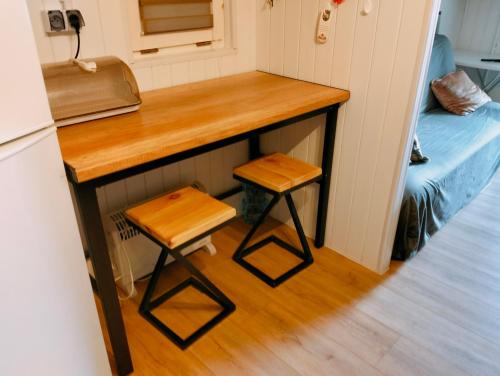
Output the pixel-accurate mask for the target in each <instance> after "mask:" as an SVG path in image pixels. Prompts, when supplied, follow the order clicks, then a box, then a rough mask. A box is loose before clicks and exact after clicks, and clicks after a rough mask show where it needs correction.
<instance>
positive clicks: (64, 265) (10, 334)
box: [0, 127, 111, 376]
mask: <svg viewBox="0 0 500 376" xmlns="http://www.w3.org/2000/svg"><path fill="white" fill-rule="evenodd" d="M0 179H1V182H2V183H1V184H0V208H1V214H0V255H1V261H0V297H1V301H2V308H1V309H0V323H1V324H0V328H1V334H0V354H1V356H0V373H1V374H2V375H82V376H83V375H85V376H87V375H110V374H111V371H110V366H109V362H108V358H107V354H106V350H105V347H104V341H103V337H102V333H101V328H100V326H99V321H98V316H97V311H96V306H95V302H94V298H93V295H92V290H91V286H90V281H89V276H88V273H87V269H86V265H85V259H84V254H83V250H82V245H81V241H80V236H79V233H78V229H77V223H76V219H75V213H74V210H73V207H72V204H71V198H70V194H69V189H68V183H67V181H66V177H65V172H64V167H63V164H62V160H61V156H60V151H59V146H58V142H57V137H56V133H55V128H54V127H51V128H48V129H45V130H42V131H39V132H37V133H34V134H32V135H30V136H26V137H23V138H21V139H19V140H17V141H14V142H10V143H8V144H4V145H0Z"/></svg>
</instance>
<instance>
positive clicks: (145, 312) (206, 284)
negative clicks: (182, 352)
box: [139, 248, 236, 349]
mask: <svg viewBox="0 0 500 376" xmlns="http://www.w3.org/2000/svg"><path fill="white" fill-rule="evenodd" d="M169 253H170V254H171V255H172V256H173V257H174V259H175V260H176V261H178V262H179V264H181V266H183V267H184V268H186V269H187V270H188V271H189V272H190V273H191V275H192V277H190V278H189V279H187V280H185V281H184V282H182V283H180V284H179V285H177V286H176V287H174V288H172V289H171V290H169V291H167V292H166V293H164V294H163V295H161V296H160V297H158V298H156V299H154V300H151V298H152V296H153V293H154V291H155V288H156V285H157V283H158V280H159V278H160V275H161V271H162V269H163V266H164V265H165V261H166V259H167V257H168V254H169ZM193 277H194V278H193ZM189 286H193V287H194V288H195V289H197V290H198V291H200V292H201V293H203V294H205V295H207V296H208V297H210V298H211V299H212V300H214V301H216V302H217V303H218V304H219V305H220V306H221V307H222V308H223V309H222V311H221V312H219V313H218V314H217V315H216V316H215V317H213V318H212V319H211V320H209V321H208V322H207V323H205V324H204V325H203V326H201V327H200V328H198V329H197V330H196V331H195V332H194V333H192V334H191V335H189V336H188V337H187V338H184V339H183V338H181V337H180V336H179V335H177V333H175V332H174V331H173V330H172V329H170V328H169V327H168V326H166V325H165V324H164V323H163V322H162V321H161V320H160V319H158V318H157V317H156V316H155V315H153V313H152V311H153V310H154V309H155V308H157V307H159V306H160V305H161V304H162V303H164V302H166V301H167V300H168V299H170V298H171V297H173V296H174V295H176V294H177V293H179V292H181V291H182V290H184V289H185V288H187V287H189ZM235 309H236V306H235V305H234V303H233V302H232V301H231V300H229V298H228V297H227V296H226V295H224V294H223V293H222V291H220V290H219V289H218V288H217V287H215V285H214V284H212V282H210V280H209V279H208V278H207V277H205V276H204V275H203V274H202V273H201V272H200V271H199V270H198V269H196V268H195V267H194V265H193V264H191V263H190V262H189V261H188V260H187V259H186V258H185V257H184V256H182V254H181V253H180V252H179V251H178V250H177V249H167V248H162V251H161V254H160V256H159V257H158V261H157V263H156V266H155V269H154V271H153V274H152V276H151V279H150V281H149V284H148V286H147V288H146V291H145V293H144V297H143V298H142V301H141V305H140V307H139V312H140V313H141V315H142V316H143V317H144V318H145V319H146V320H148V321H149V322H150V323H151V324H152V325H153V326H155V327H156V329H158V330H159V331H160V332H162V333H163V334H164V335H166V336H167V337H168V338H170V340H172V342H174V343H175V344H176V345H177V346H179V347H180V348H181V349H185V348H187V347H188V346H189V345H191V344H192V343H193V342H194V341H196V340H197V339H198V338H200V337H201V336H202V335H203V334H205V333H206V332H208V331H209V330H210V329H211V328H213V327H214V326H215V325H216V324H218V323H219V322H220V321H222V320H223V319H224V318H225V317H226V316H228V315H229V314H230V313H232V312H234V310H235Z"/></svg>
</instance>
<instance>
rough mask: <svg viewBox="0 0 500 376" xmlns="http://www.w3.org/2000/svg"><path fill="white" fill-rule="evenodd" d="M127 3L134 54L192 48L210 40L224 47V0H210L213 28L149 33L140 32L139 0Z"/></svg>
mask: <svg viewBox="0 0 500 376" xmlns="http://www.w3.org/2000/svg"><path fill="white" fill-rule="evenodd" d="M127 3H128V18H129V27H130V38H131V45H132V53H133V54H134V55H135V56H138V55H140V51H144V50H156V49H158V50H160V51H161V52H164V51H163V50H167V49H172V50H175V49H176V48H177V49H178V48H179V47H189V46H190V47H192V50H194V49H196V43H201V42H211V43H212V45H213V46H214V47H216V48H217V47H219V48H220V47H224V28H225V20H224V18H225V17H224V13H225V12H224V0H212V12H213V17H214V26H213V28H210V29H201V30H187V31H175V32H170V33H162V34H149V35H144V34H143V32H142V27H141V16H140V10H139V0H127ZM183 50H185V48H183Z"/></svg>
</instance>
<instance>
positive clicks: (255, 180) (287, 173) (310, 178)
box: [233, 153, 322, 287]
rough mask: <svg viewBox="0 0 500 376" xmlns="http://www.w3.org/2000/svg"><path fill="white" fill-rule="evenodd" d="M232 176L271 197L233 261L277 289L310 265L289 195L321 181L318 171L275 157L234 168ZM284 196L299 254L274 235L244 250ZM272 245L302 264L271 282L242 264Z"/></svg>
mask: <svg viewBox="0 0 500 376" xmlns="http://www.w3.org/2000/svg"><path fill="white" fill-rule="evenodd" d="M233 174H234V178H235V179H237V180H240V181H241V182H243V183H246V184H249V185H253V186H257V187H258V188H260V189H262V190H264V191H266V192H267V193H269V194H271V195H272V196H273V198H272V200H271V202H270V203H269V204H268V205H267V207H266V208H265V209H264V211H263V212H262V214H261V215H260V217H259V218H258V219H257V221H256V223H255V224H254V225H253V227H252V228H251V229H250V231H249V232H248V234H247V235H246V237H245V239H244V240H243V242H242V243H241V244H240V246H239V247H238V249H237V250H236V252H235V253H234V255H233V260H235V261H236V262H237V263H238V264H240V265H241V266H243V267H244V268H245V269H247V270H248V271H250V272H251V273H252V274H254V275H255V276H257V277H258V278H260V279H261V280H262V281H264V282H265V283H267V284H268V285H270V286H272V287H276V286H278V285H279V284H281V283H283V282H284V281H286V280H287V279H289V278H290V277H292V276H293V275H295V274H297V273H298V272H299V271H301V270H303V269H305V268H306V267H307V266H309V265H311V264H312V263H313V257H312V254H311V250H310V249H309V244H308V243H307V239H306V236H305V234H304V230H303V228H302V224H301V223H300V219H299V216H298V214H297V209H296V208H295V204H294V203H293V199H292V195H291V193H292V192H293V191H295V190H297V189H300V188H302V187H304V186H306V185H308V184H311V183H313V182H315V181H318V180H320V179H321V177H322V172H321V168H319V167H315V166H312V165H309V164H307V163H305V162H302V161H299V160H296V159H292V158H290V157H288V156H286V155H284V154H280V153H276V154H272V155H269V156H265V157H263V158H260V159H256V160H253V161H251V162H249V163H247V164H244V165H242V166H240V167H237V168H235V169H234V171H233ZM283 196H285V199H286V203H287V205H288V209H289V210H290V214H291V215H292V219H293V223H294V225H295V229H296V230H297V234H298V235H299V240H300V244H301V246H302V251H300V250H298V249H297V248H295V247H294V246H292V245H291V244H288V243H286V242H284V241H283V240H281V239H279V238H277V237H276V236H274V235H271V236H269V237H267V238H265V239H264V240H261V241H259V242H257V243H256V244H254V245H252V246H250V247H248V248H245V247H246V246H247V244H248V242H249V241H250V239H251V238H252V236H253V235H254V234H255V232H256V231H257V229H258V228H259V226H260V225H261V224H262V223H263V222H264V219H265V218H266V217H267V216H268V214H269V213H270V212H271V209H272V208H273V207H274V206H275V205H276V204H277V203H278V201H279V200H280V199H281V197H283ZM271 242H272V243H275V244H276V245H278V246H279V247H281V248H283V249H284V250H286V251H288V252H290V253H292V254H293V255H295V256H297V257H298V258H299V259H301V260H302V262H301V263H299V264H298V265H296V266H295V267H293V268H292V269H290V270H288V271H287V272H285V273H283V274H282V275H280V276H279V277H277V278H271V277H270V276H269V275H267V274H265V273H264V272H263V271H261V270H260V269H258V268H257V267H255V266H254V265H252V264H250V263H249V262H248V261H246V260H245V257H246V256H248V255H249V254H251V253H253V252H255V251H256V250H258V249H260V248H262V247H264V246H265V245H267V244H269V243H271Z"/></svg>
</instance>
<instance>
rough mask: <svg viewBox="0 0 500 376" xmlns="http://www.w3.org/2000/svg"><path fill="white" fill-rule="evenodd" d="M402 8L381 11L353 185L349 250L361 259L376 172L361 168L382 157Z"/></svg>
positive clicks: (390, 6)
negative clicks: (381, 149) (379, 156)
mask: <svg viewBox="0 0 500 376" xmlns="http://www.w3.org/2000/svg"><path fill="white" fill-rule="evenodd" d="M402 9H403V2H402V1H398V2H397V3H395V2H394V3H389V2H387V1H382V2H381V3H380V8H379V15H378V25H379V27H378V28H377V31H376V39H375V45H374V49H373V51H374V55H373V57H372V67H371V72H370V77H369V80H370V82H369V88H368V93H367V102H366V107H365V113H364V118H363V129H364V132H363V134H362V135H361V138H360V141H361V143H360V146H359V160H358V165H357V168H356V178H355V182H354V193H353V197H355V198H356V200H354V201H353V203H352V207H351V218H350V223H357V224H359V226H358V227H357V229H355V231H357V232H358V233H359V234H360V235H359V236H352V232H353V231H354V229H353V228H352V227H350V228H349V237H348V238H349V243H348V245H347V248H348V249H349V250H353V252H354V253H355V254H356V255H357V256H358V257H362V254H363V251H364V248H365V240H366V232H367V225H368V215H369V213H368V211H367V210H366V208H367V207H369V205H370V203H371V201H372V198H373V188H372V187H373V182H374V180H375V169H373V171H372V172H371V173H364V170H363V168H362V166H368V165H370V164H374V159H375V156H377V155H379V154H380V145H381V141H382V136H383V130H384V124H385V121H386V119H385V114H386V111H387V104H388V99H389V91H390V87H391V85H392V78H393V77H392V74H393V69H394V62H395V56H396V48H397V41H398V35H399V33H394V30H399V28H400V22H401V14H402Z"/></svg>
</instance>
